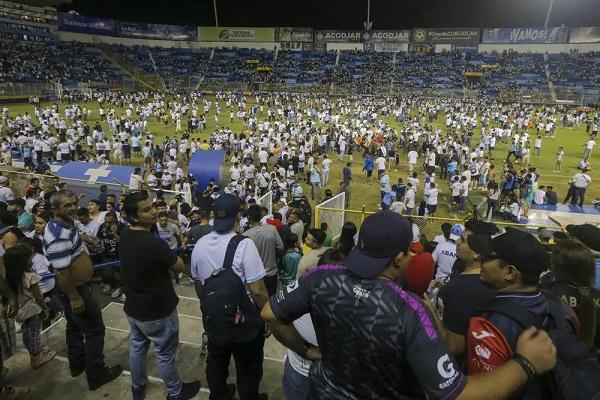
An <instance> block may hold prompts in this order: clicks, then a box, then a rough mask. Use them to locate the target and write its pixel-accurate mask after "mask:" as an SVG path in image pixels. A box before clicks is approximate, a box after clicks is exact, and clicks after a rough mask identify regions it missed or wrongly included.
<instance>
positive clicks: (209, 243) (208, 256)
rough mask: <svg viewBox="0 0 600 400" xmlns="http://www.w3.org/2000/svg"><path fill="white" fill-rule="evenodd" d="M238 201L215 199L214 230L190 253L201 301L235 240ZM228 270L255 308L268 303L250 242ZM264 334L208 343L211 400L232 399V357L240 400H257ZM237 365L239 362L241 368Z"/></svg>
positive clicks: (240, 247) (243, 242) (227, 197)
mask: <svg viewBox="0 0 600 400" xmlns="http://www.w3.org/2000/svg"><path fill="white" fill-rule="evenodd" d="M240 211H241V209H240V200H239V198H237V197H236V196H234V195H232V194H222V195H221V196H219V197H218V198H217V199H216V200H215V205H214V223H213V224H214V228H215V230H214V231H213V232H211V233H208V234H206V235H204V236H202V237H201V238H200V239H198V241H197V242H196V246H195V247H194V251H193V252H192V261H191V275H192V278H193V279H194V281H196V292H197V293H198V297H199V298H201V293H202V286H203V285H204V283H205V281H206V280H207V279H208V278H209V277H211V275H213V274H214V273H215V271H217V270H219V269H221V268H223V267H224V262H225V254H226V252H227V248H228V246H229V242H230V241H231V240H232V239H233V238H235V237H236V230H237V228H238V225H239V220H240ZM231 269H232V271H233V272H235V273H236V274H237V275H238V276H239V278H240V279H241V280H242V282H243V283H244V285H245V286H246V291H247V292H248V296H249V297H250V299H251V300H252V301H253V302H254V304H255V305H256V307H257V308H258V309H261V308H262V307H263V306H264V305H265V303H266V302H267V300H268V295H267V289H266V287H265V284H264V278H265V276H266V272H265V268H264V266H263V262H262V260H261V258H260V254H259V252H258V249H257V248H256V245H255V244H254V242H253V241H252V240H249V239H248V240H241V241H239V242H238V244H237V248H236V249H235V253H234V255H233V261H232V263H231ZM264 343H265V338H264V335H263V332H260V334H259V335H258V336H257V337H256V338H255V339H254V340H252V341H250V342H248V343H243V344H238V345H235V346H219V345H216V344H214V343H212V344H211V341H210V340H209V342H208V356H207V358H206V379H207V381H208V387H209V389H210V398H211V399H219V400H220V399H231V398H233V395H234V393H235V385H228V384H227V377H228V376H229V362H230V360H231V356H233V357H234V359H235V360H236V367H237V384H238V394H239V397H240V400H257V399H260V398H261V397H260V395H259V393H258V386H259V384H260V380H261V379H262V374H263V365H262V363H263V356H264V354H263V346H264ZM240 363H242V364H241V365H240Z"/></svg>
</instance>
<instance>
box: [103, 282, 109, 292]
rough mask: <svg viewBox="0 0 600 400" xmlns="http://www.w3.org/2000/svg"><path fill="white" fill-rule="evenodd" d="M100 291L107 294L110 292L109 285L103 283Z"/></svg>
mask: <svg viewBox="0 0 600 400" xmlns="http://www.w3.org/2000/svg"><path fill="white" fill-rule="evenodd" d="M102 293H104V294H109V293H110V285H106V284H103V286H102Z"/></svg>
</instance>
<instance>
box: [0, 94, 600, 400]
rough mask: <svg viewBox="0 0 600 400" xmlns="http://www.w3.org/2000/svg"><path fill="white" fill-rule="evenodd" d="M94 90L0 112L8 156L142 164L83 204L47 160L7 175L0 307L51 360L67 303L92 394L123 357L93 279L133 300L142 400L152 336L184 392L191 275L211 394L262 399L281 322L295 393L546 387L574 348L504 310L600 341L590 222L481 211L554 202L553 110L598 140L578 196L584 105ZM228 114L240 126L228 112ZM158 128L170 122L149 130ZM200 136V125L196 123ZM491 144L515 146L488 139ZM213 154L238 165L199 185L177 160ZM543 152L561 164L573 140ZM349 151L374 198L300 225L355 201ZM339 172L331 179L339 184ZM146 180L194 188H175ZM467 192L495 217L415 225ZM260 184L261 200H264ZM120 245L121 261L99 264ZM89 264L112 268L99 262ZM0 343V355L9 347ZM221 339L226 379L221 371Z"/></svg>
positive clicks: (590, 124)
mask: <svg viewBox="0 0 600 400" xmlns="http://www.w3.org/2000/svg"><path fill="white" fill-rule="evenodd" d="M88 96H90V97H91V99H93V100H94V101H96V102H97V103H98V116H97V117H98V119H99V120H100V121H102V124H100V123H96V122H95V121H96V115H93V114H94V113H93V112H92V111H91V109H90V108H88V107H89V106H86V105H85V104H86V103H84V102H81V105H80V104H79V102H78V101H74V102H72V103H71V104H69V105H65V106H59V105H58V104H53V105H36V106H35V107H34V108H33V111H32V113H31V114H29V113H25V114H20V115H14V114H11V113H10V110H9V108H8V107H4V108H3V112H2V125H1V130H2V132H3V133H5V134H6V135H5V136H4V138H3V143H2V149H1V150H2V156H3V161H4V162H5V163H10V162H11V161H12V158H13V156H14V157H17V156H19V157H22V158H23V161H24V163H25V165H26V167H27V168H28V169H29V170H30V171H32V172H36V173H47V172H48V170H49V164H50V163H52V162H54V163H56V162H64V161H68V160H82V161H86V160H87V161H96V162H100V163H124V164H133V165H140V166H141V165H144V167H145V168H146V170H147V171H146V174H145V175H143V174H142V171H141V168H140V167H137V169H136V170H135V171H134V172H133V173H132V175H131V179H130V182H129V185H128V186H129V188H128V190H129V192H130V193H129V194H127V195H126V194H123V195H122V196H115V195H111V194H109V193H107V192H106V190H105V189H102V190H101V191H100V192H99V194H98V196H97V197H96V198H92V199H89V201H86V202H85V203H84V202H83V201H82V200H81V199H80V198H79V196H78V193H74V192H72V191H69V188H68V184H65V182H61V181H60V179H59V178H57V177H55V178H53V179H52V180H51V181H49V182H46V183H42V182H40V179H39V178H37V177H36V176H35V175H32V178H31V181H30V184H29V185H28V186H27V187H26V188H25V189H24V190H23V191H22V192H17V193H15V191H14V190H13V189H12V188H11V183H13V182H11V181H10V180H9V179H8V177H7V176H0V203H2V204H5V206H6V208H5V209H4V208H3V207H0V241H1V244H2V246H3V249H4V250H5V251H6V253H5V254H4V264H5V268H6V275H5V280H6V282H5V283H6V284H5V285H1V283H2V282H0V294H1V295H2V296H3V298H4V299H5V300H6V301H7V303H8V305H9V307H8V308H7V312H8V314H7V315H8V316H9V317H15V316H16V319H17V321H18V322H19V323H20V329H21V333H22V335H23V343H24V345H25V346H26V348H27V350H28V352H29V354H30V355H31V366H32V368H41V367H42V366H43V365H45V364H47V363H48V362H49V361H51V360H52V359H53V358H54V357H55V354H56V353H55V351H54V350H53V349H50V348H47V347H44V346H43V343H42V340H41V329H42V327H43V326H45V324H46V325H48V324H50V323H51V322H52V321H55V320H56V319H58V318H61V317H64V318H65V319H66V321H67V329H66V342H67V348H68V359H69V366H70V370H71V373H72V375H73V376H74V377H75V376H78V375H80V374H82V373H83V372H85V373H86V378H87V381H88V386H89V388H90V390H96V389H98V388H99V387H101V386H103V385H105V384H107V383H108V382H110V381H112V380H114V379H115V378H116V377H118V376H120V374H121V367H120V366H113V367H109V366H106V365H105V364H104V362H103V361H102V360H103V356H102V354H103V340H104V339H103V338H104V325H103V324H102V314H101V312H100V309H99V307H98V303H97V300H96V299H95V297H94V294H93V291H92V289H91V288H92V286H91V284H90V282H93V281H96V282H97V284H98V285H101V290H102V291H103V292H104V293H105V294H106V295H109V296H110V297H111V298H113V299H114V300H115V301H121V302H123V303H124V312H125V314H126V315H127V319H128V322H129V324H130V327H131V333H130V342H131V346H130V361H129V369H130V370H131V380H132V396H133V398H134V399H136V400H137V399H143V398H145V390H146V386H147V381H148V378H147V376H146V362H145V360H146V353H147V350H148V346H149V344H150V343H152V344H153V345H154V348H155V349H156V355H157V365H158V367H159V368H158V369H159V372H160V375H161V378H162V379H163V380H164V382H165V385H166V388H167V392H168V398H169V399H188V398H191V397H193V396H194V395H195V394H196V393H197V392H198V390H199V388H200V382H198V381H193V382H182V381H181V379H180V378H179V374H178V371H177V367H176V363H175V361H176V352H177V342H178V340H177V338H178V334H179V328H178V320H177V311H176V308H177V302H178V298H177V296H176V294H175V289H174V285H176V284H177V282H182V280H184V281H185V279H187V278H189V279H190V280H191V282H192V283H193V284H194V287H195V290H196V294H197V296H198V298H199V300H200V304H201V307H202V317H203V322H204V329H205V331H206V333H207V337H208V355H207V365H206V374H207V375H206V381H207V384H208V387H209V390H210V391H211V396H214V398H224V399H230V398H232V397H233V396H234V394H235V393H236V392H237V394H238V395H239V397H240V398H241V399H257V398H261V399H264V398H265V395H264V394H260V393H259V384H260V381H261V379H262V375H263V370H262V362H263V348H264V342H265V336H268V335H269V334H271V333H273V334H274V335H275V337H276V338H277V339H278V340H279V341H280V342H281V343H283V344H284V345H285V346H286V347H288V348H289V349H290V350H289V351H288V354H287V360H286V364H285V367H284V371H283V382H282V385H283V389H284V393H285V395H286V397H287V398H288V399H305V398H344V399H346V398H356V399H360V398H371V397H380V398H396V397H400V396H413V397H419V396H420V397H423V396H428V397H429V398H455V397H459V396H462V397H464V398H481V397H485V396H489V397H498V398H508V397H509V396H510V395H511V394H513V393H514V392H515V391H516V390H517V389H518V388H519V387H522V386H523V385H524V384H525V383H526V382H528V383H527V385H526V386H523V388H522V389H520V390H522V391H526V392H527V393H528V394H529V393H530V395H531V396H534V397H532V398H540V399H541V398H546V397H545V396H546V393H548V391H552V390H555V388H554V387H552V386H547V384H546V383H545V382H546V381H545V380H544V379H542V378H541V377H540V376H541V375H543V374H544V373H546V372H547V371H550V370H551V369H552V368H553V366H554V363H555V352H558V354H560V353H561V351H563V350H564V349H561V348H560V344H559V343H556V342H555V341H553V340H551V339H550V337H549V336H548V335H547V334H546V333H544V331H548V332H549V333H550V336H552V330H553V329H555V327H551V326H549V325H536V328H535V329H533V328H530V329H526V328H528V326H529V325H530V324H529V323H527V324H526V325H527V326H523V324H522V319H519V316H518V315H517V316H515V317H514V318H512V317H511V316H510V315H508V316H507V315H506V313H505V311H504V310H505V309H506V308H507V307H512V308H513V309H515V308H517V307H521V308H523V309H525V310H529V311H531V312H533V313H535V314H537V315H544V316H548V318H551V319H554V320H555V321H557V322H560V326H561V327H562V326H563V325H565V331H567V332H568V334H569V335H571V336H569V337H570V338H572V339H573V340H581V341H582V342H585V343H586V346H590V347H591V346H598V339H597V337H599V336H600V334H598V333H597V332H598V331H597V328H596V323H597V320H598V319H596V317H595V315H596V314H595V312H596V310H597V306H596V304H597V301H594V299H596V298H597V293H598V292H597V288H598V287H599V286H600V285H599V283H598V275H600V273H599V272H598V271H597V269H598V265H600V263H599V262H598V255H599V254H600V246H599V244H598V240H597V239H598V238H600V235H598V233H600V232H599V230H598V228H596V227H594V226H592V225H582V226H570V227H568V229H567V232H568V235H567V234H563V233H561V232H553V231H548V230H544V231H540V232H539V233H538V236H537V237H534V236H532V235H530V234H527V233H523V232H521V231H520V230H517V229H506V230H503V231H500V230H499V229H498V228H497V227H496V226H495V225H494V224H493V222H491V221H493V220H494V219H493V218H494V217H497V216H500V217H504V218H507V219H509V220H512V221H521V219H522V217H523V216H525V217H526V216H527V213H528V210H529V207H530V206H531V204H532V203H536V204H553V203H557V202H558V200H557V199H558V195H557V193H556V192H555V191H554V190H552V187H551V186H549V185H544V183H545V182H544V176H543V175H541V174H540V173H539V171H537V169H536V167H535V165H536V163H535V160H536V158H537V157H542V156H545V155H546V150H545V147H546V146H545V145H544V143H545V142H546V141H551V140H555V139H554V137H555V136H556V129H557V127H558V126H557V125H561V126H563V127H564V126H568V125H569V124H572V125H574V126H582V127H583V126H585V128H586V130H587V134H588V135H589V136H587V138H586V139H585V143H582V154H581V161H582V162H584V161H585V162H586V163H587V164H585V163H584V164H581V163H580V165H579V167H580V172H578V173H577V174H576V175H575V176H573V179H572V185H571V189H570V190H569V193H568V195H569V197H568V199H565V201H564V203H568V200H572V203H573V204H578V205H582V204H584V201H585V193H586V189H587V188H588V186H589V185H590V183H591V178H590V176H589V174H588V173H587V171H588V170H589V169H590V168H591V164H590V160H591V159H592V158H593V157H594V145H595V138H596V136H597V130H598V123H599V121H598V115H597V114H594V113H593V112H589V111H586V110H582V109H568V108H559V107H551V106H548V107H543V108H534V107H532V106H528V105H524V104H519V103H514V104H501V103H495V102H475V101H471V100H464V99H461V100H457V99H428V98H423V97H419V96H410V97H402V98H357V99H331V98H321V97H318V96H315V95H297V94H265V93H256V94H253V95H252V96H243V95H234V94H231V93H217V94H216V96H215V97H207V96H204V95H202V94H201V93H186V94H179V95H168V94H161V93H150V92H143V93H132V94H121V93H105V92H97V93H92V94H91V95H88ZM209 116H211V117H212V118H214V125H213V126H215V128H214V129H211V130H208V128H207V118H209ZM438 119H441V120H443V124H442V126H441V127H437V126H436V125H435V124H434V121H437V120H438ZM390 120H394V121H397V122H398V124H394V126H392V125H390V124H389V122H386V121H390ZM234 122H235V123H236V124H237V125H240V126H242V127H243V129H242V130H241V131H235V130H233V129H230V128H229V127H228V126H232V125H233V124H234ZM151 123H157V124H161V125H164V126H168V127H170V128H171V129H173V131H174V133H173V134H172V135H169V137H165V138H164V139H162V140H159V139H158V138H157V137H155V135H154V133H152V132H151V130H150V126H151ZM103 126H108V130H105V128H103ZM476 131H477V133H478V134H477V135H476V134H475V133H476ZM202 132H203V133H205V137H208V138H207V139H199V138H198V133H202ZM479 132H481V134H479ZM500 143H502V144H504V145H506V146H507V148H508V151H507V154H500V153H499V150H498V147H499V144H500ZM209 149H213V150H226V151H227V154H228V155H227V169H226V175H228V176H226V177H225V179H224V181H223V182H221V184H220V186H219V185H218V184H217V183H216V182H211V183H210V184H209V185H208V186H207V187H205V188H198V187H197V186H196V183H195V182H194V181H193V178H191V177H190V176H189V175H188V173H187V170H186V165H187V161H188V160H189V159H190V156H191V154H192V153H194V152H195V151H197V150H209ZM359 155H360V157H359ZM355 156H356V158H357V159H356V160H355V158H354V157H355ZM554 156H555V157H556V162H555V169H556V170H560V169H561V168H562V167H563V165H562V160H564V158H565V154H564V150H563V149H559V150H558V151H557V153H556V154H555V155H554ZM359 159H360V160H362V162H361V164H362V169H363V171H364V173H365V174H364V176H365V177H364V178H363V179H365V182H366V183H373V181H375V183H376V184H377V185H374V186H375V187H374V188H373V189H372V194H373V196H374V197H376V198H377V199H378V201H380V208H381V210H382V211H381V212H379V213H377V214H375V215H373V216H371V217H368V218H367V219H366V220H365V221H364V223H363V224H362V226H360V227H357V226H355V225H354V224H352V223H351V222H347V223H345V224H344V226H343V228H342V232H341V235H340V237H339V238H337V237H336V238H332V237H331V236H332V235H331V232H329V230H328V228H329V227H328V226H327V224H322V225H321V226H319V227H312V222H313V215H312V214H313V210H314V208H313V207H314V204H318V203H320V202H322V201H325V200H327V199H330V198H331V197H332V196H333V194H334V193H338V192H344V193H346V207H348V206H350V203H351V201H352V196H351V193H352V186H353V185H354V184H355V181H356V180H357V179H361V178H359V177H357V176H355V175H353V167H354V164H355V163H357V162H358V161H359ZM405 165H407V166H408V168H407V169H408V171H407V172H408V175H407V176H405V175H402V176H401V177H400V178H398V180H397V181H396V180H394V181H392V179H391V178H390V175H391V174H392V171H394V170H397V169H399V168H400V167H402V168H404V166H405ZM336 168H339V169H341V174H340V176H341V179H339V180H336V181H333V180H331V179H330V178H331V176H332V175H331V172H332V171H334V170H335V169H336ZM358 168H359V169H360V168H361V165H358ZM375 170H377V174H376V175H375V174H374V171H375ZM336 172H339V171H336ZM397 175H400V174H399V173H398V174H397ZM548 182H550V181H548ZM144 189H150V190H152V191H155V190H157V189H163V190H173V189H175V190H177V191H181V192H189V193H190V194H192V193H193V194H194V195H190V196H189V197H188V198H186V197H175V198H174V199H172V200H170V201H168V202H167V201H165V200H164V199H163V198H161V195H160V194H159V195H158V196H155V195H152V196H150V195H148V193H146V192H145V191H144ZM305 190H306V193H305ZM308 191H310V194H309V193H308ZM472 191H478V192H480V193H483V194H485V197H486V202H487V212H486V213H485V216H486V217H487V220H488V222H484V221H482V220H481V219H479V220H477V219H472V220H469V221H468V222H467V223H465V224H464V226H462V225H455V226H452V225H444V226H442V229H441V231H440V232H438V233H439V235H438V236H437V237H427V236H426V235H424V234H421V232H420V229H419V226H418V224H416V223H415V221H411V219H410V217H411V216H413V215H415V214H418V215H424V216H435V215H436V213H438V212H439V211H440V210H439V209H438V204H439V205H444V206H447V207H448V210H450V211H455V212H456V213H460V212H466V211H467V208H466V207H467V205H468V199H469V194H470V193H471V192H472ZM268 192H271V194H272V199H273V208H272V210H269V209H268V208H266V207H262V206H261V205H260V204H257V198H258V197H259V196H261V195H264V194H265V193H268ZM444 199H446V202H445V203H444V201H443V200H444ZM0 205H1V204H0ZM406 217H408V218H406ZM186 250H188V251H186ZM549 254H552V255H553V256H552V257H551V258H550V256H549ZM595 257H596V258H595ZM30 259H31V262H30ZM114 260H119V261H118V263H117V264H118V266H115V264H111V263H109V264H108V265H106V262H107V261H114ZM94 265H104V266H105V267H104V268H99V269H98V270H97V271H96V272H94V269H93V266H94ZM150 270H151V271H153V273H148V271H150ZM50 274H53V275H50ZM173 282H175V283H173ZM224 288H226V289H224ZM213 295H214V297H211V296H213ZM465 296H467V300H465ZM557 296H558V297H557ZM560 298H564V299H566V300H567V303H568V304H567V305H568V306H570V307H571V308H572V309H573V310H572V309H571V308H569V307H567V305H565V304H563V303H561V301H560ZM557 299H558V300H557ZM572 299H575V300H572ZM488 304H489V306H488ZM557 305H559V306H560V307H557ZM224 306H225V307H224ZM488 307H489V308H488ZM17 309H18V310H22V311H21V313H22V314H21V315H20V316H19V315H18V314H15V313H17ZM23 310H26V311H23ZM261 311H262V313H261ZM373 315H377V316H379V317H378V318H372V316H373ZM526 315H528V314H526ZM562 322H566V323H565V324H562ZM265 323H266V325H265ZM531 325H535V324H531ZM3 326H4V325H3ZM561 329H562V328H561ZM484 332H489V333H491V335H492V336H488V335H486V334H484ZM4 334H5V335H9V334H10V331H9V330H7V331H6V332H4ZM383 336H385V338H386V339H385V340H382V337H383ZM387 338H395V340H388V339H387ZM574 338H579V339H574ZM2 343H7V341H4V340H2V341H0V344H2ZM13 343H14V342H13ZM5 347H6V346H5ZM5 347H3V348H2V354H3V356H4V357H7V356H9V355H10V354H11V352H12V350H13V349H10V348H5ZM587 348H588V347H586V349H587ZM590 351H591V350H590ZM232 356H233V358H234V360H235V361H236V368H237V385H233V384H231V383H228V381H227V376H228V374H227V371H228V366H229V362H230V358H231V357H232ZM559 358H560V357H559ZM311 362H313V364H312V365H311ZM309 366H310V367H309ZM357 371H361V372H360V375H361V379H357V378H356V374H357ZM390 371H395V372H393V374H392V375H393V379H390V378H389V377H390V376H392V375H390ZM490 371H493V372H490ZM481 372H490V373H489V374H481V375H480V374H479V373H481ZM551 373H556V372H551ZM590 373H592V374H593V373H595V372H594V371H592V372H590ZM592 376H593V375H592ZM598 381H600V380H598ZM491 382H494V383H495V384H491ZM580 384H581V385H583V384H582V383H580ZM581 387H582V389H581V390H584V389H583V386H581ZM586 390H587V389H586ZM3 393H4V394H3ZM11 393H13V398H22V397H19V396H20V395H22V393H18V392H14V390H13V389H11V388H9V387H8V386H2V391H0V396H5V397H6V398H10V397H7V396H9V395H10V394H11ZM14 393H16V394H14ZM15 396H16V397H15ZM535 396H537V397H535Z"/></svg>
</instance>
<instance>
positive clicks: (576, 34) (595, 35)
mask: <svg viewBox="0 0 600 400" xmlns="http://www.w3.org/2000/svg"><path fill="white" fill-rule="evenodd" d="M569 43H600V27H598V26H584V27H580V28H571V34H570V35H569Z"/></svg>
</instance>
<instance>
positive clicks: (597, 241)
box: [567, 224, 600, 251]
mask: <svg viewBox="0 0 600 400" xmlns="http://www.w3.org/2000/svg"><path fill="white" fill-rule="evenodd" d="M567 232H569V235H571V236H572V237H574V238H575V239H577V240H579V241H580V242H581V243H583V244H584V245H586V246H587V247H589V248H590V250H594V251H600V228H598V227H597V226H594V225H591V224H583V225H567Z"/></svg>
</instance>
